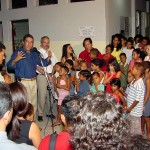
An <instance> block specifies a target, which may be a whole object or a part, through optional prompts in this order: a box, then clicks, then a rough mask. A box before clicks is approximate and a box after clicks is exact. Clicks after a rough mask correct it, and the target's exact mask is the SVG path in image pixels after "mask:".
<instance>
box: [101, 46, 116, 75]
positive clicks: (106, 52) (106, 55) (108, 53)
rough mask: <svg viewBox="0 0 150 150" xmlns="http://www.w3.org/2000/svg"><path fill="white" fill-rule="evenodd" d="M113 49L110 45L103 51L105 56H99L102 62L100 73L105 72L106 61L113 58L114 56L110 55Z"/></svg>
mask: <svg viewBox="0 0 150 150" xmlns="http://www.w3.org/2000/svg"><path fill="white" fill-rule="evenodd" d="M112 51H113V49H112V46H111V45H107V46H106V49H105V54H103V55H102V56H101V59H102V60H103V61H104V63H103V67H102V71H104V72H106V70H107V66H108V61H109V60H110V59H112V58H114V56H112V55H111V53H112Z"/></svg>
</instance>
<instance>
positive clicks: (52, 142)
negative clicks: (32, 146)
mask: <svg viewBox="0 0 150 150" xmlns="http://www.w3.org/2000/svg"><path fill="white" fill-rule="evenodd" d="M57 135H58V134H57V133H56V132H55V133H53V134H51V135H50V142H49V150H55V146H56V140H57Z"/></svg>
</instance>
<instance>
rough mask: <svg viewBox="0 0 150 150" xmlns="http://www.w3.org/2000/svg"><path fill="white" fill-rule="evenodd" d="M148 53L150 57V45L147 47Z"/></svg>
mask: <svg viewBox="0 0 150 150" xmlns="http://www.w3.org/2000/svg"><path fill="white" fill-rule="evenodd" d="M146 53H147V55H148V56H150V45H147V47H146Z"/></svg>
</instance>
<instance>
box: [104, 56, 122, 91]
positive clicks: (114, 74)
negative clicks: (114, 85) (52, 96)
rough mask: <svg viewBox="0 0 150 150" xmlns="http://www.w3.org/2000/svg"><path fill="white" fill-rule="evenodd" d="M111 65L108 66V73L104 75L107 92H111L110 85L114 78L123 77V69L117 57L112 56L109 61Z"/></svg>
mask: <svg viewBox="0 0 150 150" xmlns="http://www.w3.org/2000/svg"><path fill="white" fill-rule="evenodd" d="M108 64H109V66H108V68H107V70H108V71H107V72H106V75H105V77H104V81H103V84H104V85H106V92H108V93H111V86H110V81H111V80H112V79H113V78H118V79H120V78H121V71H120V66H119V64H118V62H117V60H116V59H114V58H112V59H111V60H110V61H109V62H108Z"/></svg>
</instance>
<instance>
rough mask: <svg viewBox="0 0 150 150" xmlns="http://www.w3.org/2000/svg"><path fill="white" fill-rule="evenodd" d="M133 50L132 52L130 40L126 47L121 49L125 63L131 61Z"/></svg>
mask: <svg viewBox="0 0 150 150" xmlns="http://www.w3.org/2000/svg"><path fill="white" fill-rule="evenodd" d="M133 50H134V47H133V43H132V41H131V40H128V41H127V45H126V47H125V48H123V49H122V52H123V53H125V54H126V56H127V63H130V60H131V59H132V52H133Z"/></svg>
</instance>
